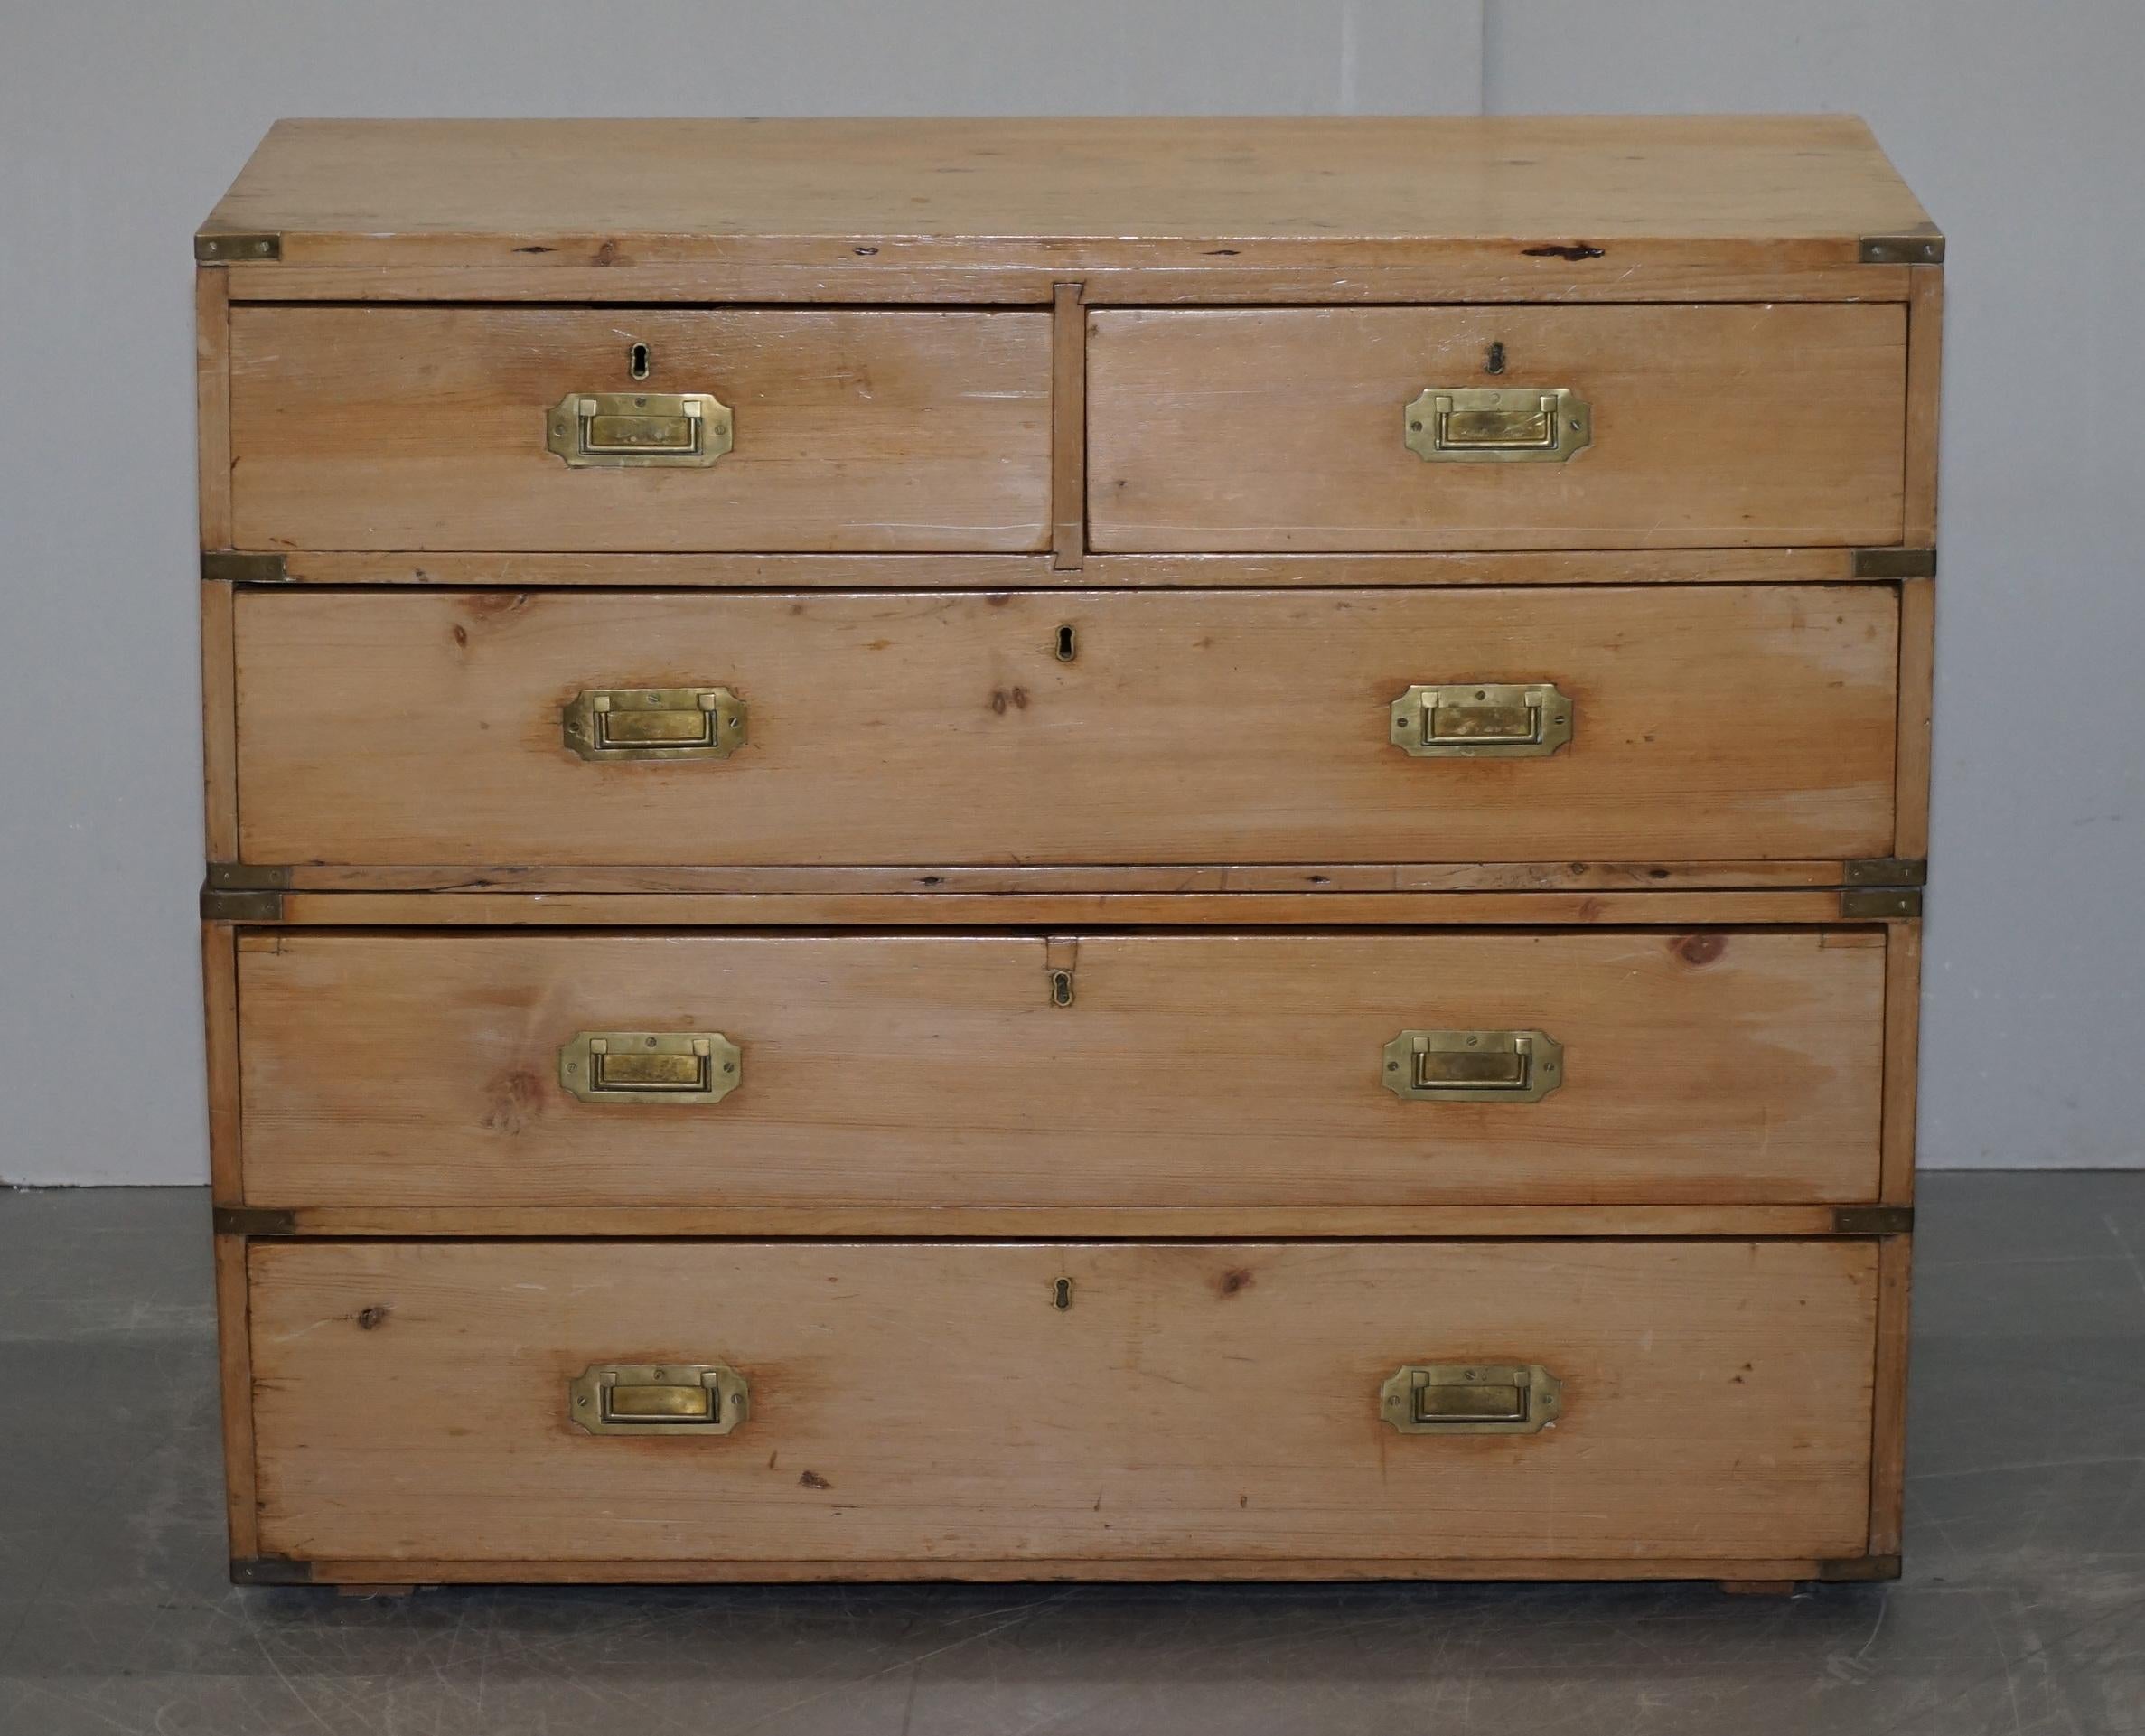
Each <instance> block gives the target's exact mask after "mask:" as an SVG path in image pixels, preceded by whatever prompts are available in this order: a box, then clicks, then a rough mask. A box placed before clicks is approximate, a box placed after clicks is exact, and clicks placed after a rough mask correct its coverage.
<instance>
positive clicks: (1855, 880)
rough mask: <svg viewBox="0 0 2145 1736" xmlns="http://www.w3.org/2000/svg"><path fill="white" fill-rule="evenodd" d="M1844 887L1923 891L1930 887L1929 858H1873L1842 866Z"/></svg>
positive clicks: (1842, 883)
mask: <svg viewBox="0 0 2145 1736" xmlns="http://www.w3.org/2000/svg"><path fill="white" fill-rule="evenodd" d="M1841 868H1842V872H1841V877H1840V878H1841V885H1843V886H1850V887H1921V886H1927V885H1928V884H1929V859H1928V858H1927V857H1925V856H1871V857H1865V858H1864V859H1862V860H1860V861H1858V862H1847V863H1843V864H1842V865H1841Z"/></svg>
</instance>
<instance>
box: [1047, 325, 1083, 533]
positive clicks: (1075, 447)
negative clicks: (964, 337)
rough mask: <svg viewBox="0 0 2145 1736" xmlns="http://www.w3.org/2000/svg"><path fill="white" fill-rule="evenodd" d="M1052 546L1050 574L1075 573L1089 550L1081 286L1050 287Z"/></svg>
mask: <svg viewBox="0 0 2145 1736" xmlns="http://www.w3.org/2000/svg"><path fill="white" fill-rule="evenodd" d="M1052 296H1053V300H1052V303H1051V322H1050V331H1051V349H1050V356H1051V363H1050V371H1051V399H1050V403H1051V434H1050V523H1051V532H1050V547H1051V561H1050V564H1051V567H1052V568H1053V570H1054V571H1058V572H1063V571H1066V570H1068V569H1071V570H1077V569H1078V568H1079V566H1080V562H1081V557H1082V554H1083V553H1084V552H1085V550H1086V548H1087V314H1086V312H1085V310H1084V309H1082V306H1081V305H1080V286H1079V285H1078V284H1076V283H1062V284H1056V285H1054V286H1052Z"/></svg>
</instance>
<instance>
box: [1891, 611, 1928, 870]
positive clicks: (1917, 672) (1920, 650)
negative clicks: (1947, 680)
mask: <svg viewBox="0 0 2145 1736" xmlns="http://www.w3.org/2000/svg"><path fill="white" fill-rule="evenodd" d="M1935 699H1936V581H1935V580H1934V579H1929V578H1909V579H1906V580H1903V581H1902V582H1901V583H1900V586H1899V746H1898V750H1897V753H1896V754H1895V755H1894V756H1893V762H1892V763H1893V765H1894V767H1895V771H1894V776H1895V778H1896V780H1897V786H1898V793H1897V795H1896V796H1895V797H1894V808H1895V812H1896V816H1897V817H1896V818H1895V820H1894V821H1893V828H1894V830H1893V842H1892V854H1893V855H1895V856H1904V857H1908V858H1926V857H1927V856H1928V854H1929V780H1930V773H1931V771H1932V770H1933V761H1932V741H1933V737H1932V724H1933V721H1934V713H1935Z"/></svg>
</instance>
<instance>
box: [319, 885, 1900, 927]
mask: <svg viewBox="0 0 2145 1736" xmlns="http://www.w3.org/2000/svg"><path fill="white" fill-rule="evenodd" d="M1840 902H1841V899H1840V894H1839V893H1838V892H1836V891H1817V890H1811V891H1802V890H1785V891H1766V892H1358V893H1351V892H1340V893H1335V892H1301V893H1294V892H1151V893H1149V892H1102V893H1078V892H1049V893H1035V894H1024V893H995V894H994V893H985V894H980V895H971V894H968V893H959V892H915V893H892V892H855V893H776V892H767V893H762V892H719V893H694V892H674V893H663V892H588V893H581V892H457V893H454V895H453V896H440V895H438V894H436V893H431V892H291V893H286V894H285V895H284V896H283V897H282V899H281V902H280V914H279V915H278V916H277V917H276V921H277V922H279V923H281V924H285V925H286V926H289V927H302V928H352V927H355V928H377V927H382V926H386V927H414V928H428V927H448V928H456V927H469V928H501V927H516V928H527V927H538V928H558V927H569V928H570V927H579V926H586V925H598V926H617V927H638V928H754V927H766V928H799V927H802V928H836V927H848V926H860V927H867V928H978V927H993V926H999V927H1011V926H1026V925H1029V924H1047V925H1049V926H1052V927H1054V928H1061V929H1062V928H1065V927H1068V926H1080V927H1086V926H1091V925H1096V924H1135V923H1137V924H1166V925H1170V926H1180V927H1194V928H1233V929H1241V928H1247V927H1257V926H1260V925H1265V924H1274V925H1281V926H1310V927H1332V926H1336V925H1344V924H1373V925H1379V926H1383V925H1386V924H1409V923H1433V924H1434V923H1471V924H1494V925H1497V926H1510V925H1518V926H1521V927H1540V926H1542V925H1544V924H1581V925H1588V926H1601V925H1610V924H1619V923H1654V924H1664V923H1674V924H1719V923H1795V924H1803V923H1815V924H1833V923H1836V922H1839V921H1840V920H1841V916H1840ZM1860 920H1861V921H1862V922H1863V923H1865V924H1868V925H1869V926H1871V927H1881V926H1883V925H1884V924H1883V923H1882V922H1880V921H1877V920H1874V919H1869V918H1863V919H1860Z"/></svg>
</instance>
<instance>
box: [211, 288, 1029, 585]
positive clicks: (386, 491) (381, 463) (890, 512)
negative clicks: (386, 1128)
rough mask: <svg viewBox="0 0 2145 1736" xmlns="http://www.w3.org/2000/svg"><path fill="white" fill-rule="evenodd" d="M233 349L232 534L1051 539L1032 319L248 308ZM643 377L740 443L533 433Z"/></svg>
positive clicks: (609, 541) (616, 544)
mask: <svg viewBox="0 0 2145 1736" xmlns="http://www.w3.org/2000/svg"><path fill="white" fill-rule="evenodd" d="M230 343H231V388H230V393H231V447H232V454H233V467H232V473H231V509H232V514H233V522H234V530H235V533H236V540H237V542H238V544H239V547H241V548H253V549H283V548H299V549H548V550H558V551H571V550H575V549H612V550H658V551H660V550H693V549H774V550H780V549H802V550H821V549H833V550H854V549H862V550H886V549H895V550H900V549H911V550H913V549H1039V548H1042V547H1044V544H1045V541H1046V536H1047V533H1046V530H1045V521H1046V520H1047V518H1048V516H1049V510H1050V508H1049V502H1050V481H1049V478H1050V320H1049V316H1048V315H1047V314H970V313H874V312H860V311H856V310H810V311H808V310H801V309H782V310H779V311H777V310H744V309H735V308H726V309H704V308H703V309H683V310H664V311H660V312H659V311H651V310H648V309H643V308H598V309H591V308H533V307H530V308H500V307H432V308H418V307H239V308H236V309H234V310H233V311H232V314H231V322H230ZM634 343H645V344H646V345H647V346H648V349H649V352H650V355H649V368H650V371H649V377H648V379H647V380H646V381H645V382H644V383H641V384H638V385H637V384H636V382H635V381H634V380H633V379H632V374H631V372H630V370H629V361H630V357H629V352H630V351H631V348H632V345H633V344H634ZM636 389H639V390H646V391H651V392H663V393H708V394H711V395H712V396H713V397H714V398H715V399H717V400H719V402H720V403H721V404H722V405H725V406H726V407H727V408H729V410H730V411H731V412H732V415H733V418H734V422H735V446H733V448H732V449H731V450H730V451H729V452H728V453H726V454H725V455H722V456H721V457H719V458H718V459H717V461H716V462H715V463H714V464H712V465H710V466H708V467H707V468H693V469H677V468H660V469H638V468H627V469H604V468H595V469H579V468H569V467H568V466H567V463H566V461H565V460H564V459H563V458H561V457H558V456H555V455H553V454H552V453H550V452H549V451H548V450H547V449H546V439H547V433H548V427H549V426H550V412H551V411H552V410H553V408H554V407H556V406H557V405H559V404H560V403H561V402H562V401H563V400H564V399H566V398H567V395H568V394H570V393H599V392H600V393H631V392H633V391H635V390H636Z"/></svg>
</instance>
